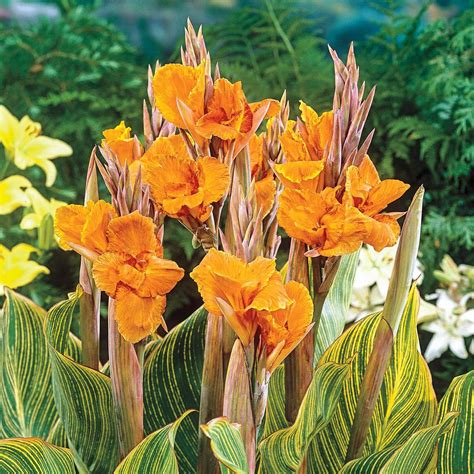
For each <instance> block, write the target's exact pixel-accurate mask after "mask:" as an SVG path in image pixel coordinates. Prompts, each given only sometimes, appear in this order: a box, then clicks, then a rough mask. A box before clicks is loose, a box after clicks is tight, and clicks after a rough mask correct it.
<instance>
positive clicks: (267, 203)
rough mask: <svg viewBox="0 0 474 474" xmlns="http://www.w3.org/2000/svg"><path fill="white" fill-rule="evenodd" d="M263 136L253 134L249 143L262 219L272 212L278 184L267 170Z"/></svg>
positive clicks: (252, 170)
mask: <svg viewBox="0 0 474 474" xmlns="http://www.w3.org/2000/svg"><path fill="white" fill-rule="evenodd" d="M263 138H264V136H263V134H261V135H257V134H253V135H252V138H251V139H250V141H249V154H250V167H251V173H252V178H253V179H254V181H255V197H256V201H257V206H258V208H259V209H261V210H262V218H263V217H265V216H267V215H268V213H269V212H270V211H271V209H272V207H273V204H274V201H275V194H276V183H275V179H274V178H273V173H272V170H271V169H270V168H268V167H267V168H265V163H264V158H263Z"/></svg>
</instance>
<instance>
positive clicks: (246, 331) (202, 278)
mask: <svg viewBox="0 0 474 474" xmlns="http://www.w3.org/2000/svg"><path fill="white" fill-rule="evenodd" d="M191 278H193V280H194V281H195V282H196V283H197V285H198V289H199V292H200V293H201V296H202V298H203V300H204V307H205V308H206V309H207V310H208V311H209V312H210V313H213V314H216V315H222V316H224V317H225V318H226V320H227V321H228V323H229V325H230V326H231V327H232V329H233V330H234V331H235V333H236V334H237V336H238V337H239V339H240V340H241V341H242V344H243V345H244V346H248V345H249V344H250V343H251V341H252V340H253V337H254V336H255V333H256V330H257V324H258V312H259V311H267V312H272V311H277V310H280V309H285V308H286V307H287V306H288V305H290V304H291V303H292V301H291V299H290V298H289V297H288V295H287V294H286V291H285V288H284V286H283V283H282V281H281V277H280V274H279V273H278V272H277V271H276V270H275V261H274V260H270V259H268V258H263V257H257V258H256V259H255V260H254V261H253V262H251V263H245V262H244V261H242V260H241V259H239V258H237V257H235V256H233V255H229V254H227V253H225V252H220V251H218V250H215V249H211V250H210V251H209V253H208V254H207V255H206V256H205V257H204V258H203V260H202V262H201V263H200V264H199V265H198V266H197V267H196V268H195V269H194V270H193V272H192V273H191Z"/></svg>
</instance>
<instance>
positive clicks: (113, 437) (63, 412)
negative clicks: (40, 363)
mask: <svg viewBox="0 0 474 474" xmlns="http://www.w3.org/2000/svg"><path fill="white" fill-rule="evenodd" d="M80 296H81V292H80V290H78V291H77V292H76V293H74V294H72V295H71V297H70V298H69V299H68V300H66V301H63V302H61V303H58V304H57V305H56V306H54V307H53V308H52V309H51V310H50V311H49V313H48V316H47V318H46V325H45V329H46V338H47V340H48V343H49V353H50V358H51V366H52V375H53V391H54V400H55V402H56V406H57V409H58V412H59V416H60V419H61V423H62V425H63V426H64V430H65V432H66V435H67V439H68V444H69V447H70V448H71V450H72V451H73V453H74V460H75V462H76V464H77V465H78V467H79V468H81V469H83V470H85V469H87V471H89V472H91V473H108V472H112V471H113V470H114V468H115V467H116V466H117V464H118V440H117V429H116V425H115V415H114V411H113V404H112V392H111V386H110V379H109V377H107V376H105V375H104V374H102V373H100V372H98V371H96V370H93V369H90V368H89V367H85V366H83V365H81V364H79V363H78V362H75V361H74V360H73V359H71V358H70V357H68V356H67V355H65V354H64V351H65V350H66V348H67V345H68V342H67V341H68V337H67V336H68V334H69V329H70V326H71V321H72V316H73V313H74V308H75V306H76V304H77V302H78V301H79V298H80Z"/></svg>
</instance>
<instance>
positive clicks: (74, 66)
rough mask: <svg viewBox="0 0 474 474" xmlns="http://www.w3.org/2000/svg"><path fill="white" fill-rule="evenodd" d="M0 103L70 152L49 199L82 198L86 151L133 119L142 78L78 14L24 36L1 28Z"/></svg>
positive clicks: (113, 35) (112, 35) (112, 40)
mask: <svg viewBox="0 0 474 474" xmlns="http://www.w3.org/2000/svg"><path fill="white" fill-rule="evenodd" d="M0 57H1V58H2V61H1V63H0V103H1V104H5V105H6V106H7V107H8V108H10V109H11V110H12V111H14V112H15V113H16V114H17V115H30V116H31V117H32V119H33V120H35V119H40V120H41V121H42V122H44V124H45V132H46V133H47V134H49V135H52V136H55V137H58V138H61V139H63V140H65V141H66V142H67V143H69V144H70V145H71V146H72V148H73V150H74V157H73V159H71V160H69V162H68V163H62V165H63V166H62V172H61V173H60V179H59V181H58V182H57V186H56V189H55V190H56V191H57V192H58V194H59V195H61V196H63V197H66V198H68V199H71V198H77V197H80V196H81V195H82V192H83V191H82V185H81V186H80V187H79V188H78V187H77V185H78V183H82V177H83V176H84V174H85V171H86V169H87V158H88V156H89V154H90V151H91V148H92V144H93V143H96V142H97V141H98V139H99V137H100V134H101V132H102V130H104V129H107V128H110V127H111V126H114V125H115V124H116V123H118V122H119V121H120V120H121V119H126V120H127V121H129V122H132V123H134V122H135V121H136V120H137V119H138V118H139V117H140V116H141V111H140V107H137V104H139V103H140V98H141V97H142V95H143V90H144V82H145V78H146V76H145V74H144V71H143V69H138V68H137V67H136V66H135V63H136V59H137V55H136V53H135V51H134V50H133V49H132V48H131V47H130V46H129V44H128V43H127V41H126V40H125V38H124V36H123V35H122V34H121V33H120V32H119V31H118V30H117V29H116V28H114V27H113V26H111V25H110V24H108V23H106V22H105V21H103V20H100V19H99V18H97V15H95V14H93V13H92V12H90V11H88V10H86V9H83V8H74V9H67V11H66V12H65V13H64V14H63V16H61V17H60V18H59V19H58V20H57V21H50V20H41V21H40V22H38V23H37V24H34V25H32V26H29V27H28V28H24V27H21V26H19V25H14V24H13V25H8V24H3V23H2V24H0Z"/></svg>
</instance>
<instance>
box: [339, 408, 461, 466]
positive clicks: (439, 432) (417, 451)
mask: <svg viewBox="0 0 474 474" xmlns="http://www.w3.org/2000/svg"><path fill="white" fill-rule="evenodd" d="M457 416H458V414H457V413H447V414H446V416H445V417H444V418H443V421H442V422H441V423H439V424H437V425H434V426H431V427H429V428H424V429H422V430H420V431H417V432H416V433H414V434H413V435H412V436H410V438H408V440H407V441H405V443H403V444H402V445H401V446H400V447H398V448H396V447H391V448H387V449H384V450H382V451H379V452H376V453H374V454H370V455H369V456H367V457H363V458H360V459H355V460H354V461H351V462H349V463H348V464H346V465H345V466H344V468H343V469H342V470H341V471H340V473H341V474H400V473H402V472H406V473H408V472H409V473H410V474H424V473H425V472H432V471H433V470H434V469H433V467H434V466H435V465H436V458H437V456H436V447H437V446H438V442H439V440H440V438H441V437H442V436H447V435H449V434H450V433H451V432H452V430H453V425H454V423H455V420H456V418H457ZM449 472H453V473H454V472H462V471H449Z"/></svg>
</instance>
